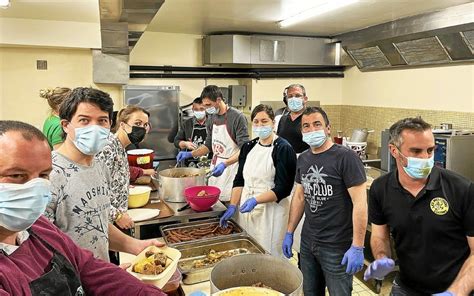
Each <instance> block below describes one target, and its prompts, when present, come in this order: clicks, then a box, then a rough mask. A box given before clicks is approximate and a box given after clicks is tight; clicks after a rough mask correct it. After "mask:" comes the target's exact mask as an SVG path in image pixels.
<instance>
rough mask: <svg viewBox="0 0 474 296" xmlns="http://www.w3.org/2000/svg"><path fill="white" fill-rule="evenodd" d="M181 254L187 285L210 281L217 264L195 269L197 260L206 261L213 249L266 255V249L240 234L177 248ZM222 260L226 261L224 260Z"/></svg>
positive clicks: (181, 265)
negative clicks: (194, 264) (194, 263)
mask: <svg viewBox="0 0 474 296" xmlns="http://www.w3.org/2000/svg"><path fill="white" fill-rule="evenodd" d="M176 249H178V250H179V251H180V252H181V259H180V260H179V262H178V268H179V270H180V271H181V273H182V274H183V283H184V284H187V285H191V284H195V283H200V282H204V281H208V280H209V278H210V275H211V271H212V268H213V267H214V265H215V264H217V262H216V263H214V264H211V265H206V266H204V267H198V268H195V267H194V266H193V262H194V261H195V260H200V259H204V258H205V257H206V255H207V254H208V253H209V251H210V250H211V249H212V250H214V251H216V252H223V251H234V252H235V253H236V254H235V255H234V256H238V255H239V254H265V253H266V252H265V249H264V248H263V247H262V246H260V245H259V244H258V243H257V242H256V241H255V240H254V239H253V238H251V237H249V236H247V235H245V234H239V235H237V236H233V237H220V238H215V239H212V240H208V241H193V242H187V243H186V244H181V245H179V246H176ZM222 260H225V258H224V259H222Z"/></svg>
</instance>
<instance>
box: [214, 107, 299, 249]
mask: <svg viewBox="0 0 474 296" xmlns="http://www.w3.org/2000/svg"><path fill="white" fill-rule="evenodd" d="M251 118H252V123H253V130H254V132H255V134H256V135H257V137H258V138H256V139H254V140H252V141H250V142H248V143H246V144H244V145H243V146H242V150H241V152H240V157H239V170H238V172H237V175H236V177H235V180H234V183H233V187H234V188H233V190H232V199H231V202H230V206H229V208H228V209H227V211H226V212H225V213H224V215H223V216H222V218H221V225H222V226H224V227H225V226H226V224H227V220H229V219H230V218H231V217H232V216H233V215H234V214H235V212H236V210H237V205H239V204H240V205H241V206H240V209H239V211H240V214H239V217H238V223H239V224H240V225H241V226H242V227H243V228H244V229H245V230H246V231H247V233H248V234H249V235H250V236H251V237H253V238H254V239H255V240H256V241H257V242H258V243H259V244H260V245H261V246H263V247H264V248H265V250H267V251H268V252H270V253H271V254H272V255H274V256H282V249H281V245H282V241H283V237H284V235H285V231H286V222H287V220H288V212H289V200H288V199H287V197H288V195H289V194H290V191H291V188H292V185H293V180H294V177H295V173H296V154H295V152H294V150H293V148H291V145H290V144H289V143H288V142H287V141H286V140H284V139H282V138H279V137H277V136H276V135H275V134H274V133H273V125H274V119H275V116H274V114H273V110H272V108H271V107H270V106H267V105H258V106H257V107H255V109H254V110H253V112H252V116H251Z"/></svg>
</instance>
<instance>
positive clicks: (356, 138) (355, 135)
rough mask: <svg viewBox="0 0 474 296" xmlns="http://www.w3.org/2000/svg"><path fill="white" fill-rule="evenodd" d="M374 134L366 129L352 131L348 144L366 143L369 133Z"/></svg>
mask: <svg viewBox="0 0 474 296" xmlns="http://www.w3.org/2000/svg"><path fill="white" fill-rule="evenodd" d="M372 132H374V130H368V129H366V128H355V129H353V130H352V136H351V138H350V142H359V143H361V142H367V137H368V136H369V133H372Z"/></svg>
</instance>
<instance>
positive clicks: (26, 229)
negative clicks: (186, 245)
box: [0, 120, 166, 296]
mask: <svg viewBox="0 0 474 296" xmlns="http://www.w3.org/2000/svg"><path fill="white" fill-rule="evenodd" d="M0 151H2V154H1V155H0V295H2V296H3V295H15V296H21V295H28V296H29V295H44V296H56V295H71V296H72V295H74V296H76V295H77V296H79V295H86V294H89V295H159V296H162V295H166V294H165V293H163V292H162V291H161V290H159V289H158V288H156V287H154V286H152V285H146V284H144V283H142V282H141V281H140V280H138V279H137V278H135V277H133V276H132V275H130V274H129V273H127V272H126V271H124V270H122V269H121V268H119V267H117V266H115V265H113V264H111V263H108V262H105V261H103V260H100V259H97V258H94V256H93V254H92V252H90V251H87V250H85V249H82V248H80V247H79V246H78V245H77V244H76V243H75V242H74V241H73V240H72V239H71V238H70V237H69V236H67V235H66V234H64V233H63V232H62V231H61V230H60V229H59V228H57V227H56V226H55V225H53V224H52V223H50V222H49V221H48V219H47V218H46V217H44V216H43V213H44V211H45V208H46V205H47V204H48V202H49V201H50V199H51V182H50V181H49V180H47V179H48V175H49V172H50V171H51V151H50V148H49V144H48V142H47V140H46V137H45V136H44V135H43V134H42V133H41V131H39V130H38V129H37V128H35V127H33V126H31V125H29V124H27V123H23V122H18V121H4V120H0Z"/></svg>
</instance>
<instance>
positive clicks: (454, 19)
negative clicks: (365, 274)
mask: <svg viewBox="0 0 474 296" xmlns="http://www.w3.org/2000/svg"><path fill="white" fill-rule="evenodd" d="M333 40H334V41H338V42H341V44H342V47H343V49H344V50H345V51H346V52H347V53H348V55H349V56H350V57H351V58H352V59H353V60H354V62H355V63H356V65H357V67H358V68H359V69H360V70H362V71H371V70H383V69H392V68H393V69H395V68H403V67H420V66H429V65H442V64H454V63H472V62H474V3H467V4H463V5H458V6H453V7H449V8H447V9H443V10H440V11H435V12H430V13H426V14H421V15H416V16H411V17H407V18H402V19H399V20H395V21H391V22H388V23H384V24H380V25H376V26H372V27H369V28H366V29H362V30H358V31H353V32H348V33H345V34H341V35H339V36H335V37H334V38H333Z"/></svg>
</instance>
